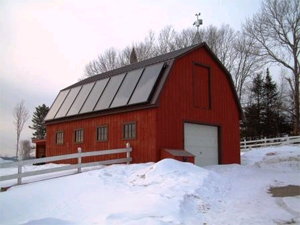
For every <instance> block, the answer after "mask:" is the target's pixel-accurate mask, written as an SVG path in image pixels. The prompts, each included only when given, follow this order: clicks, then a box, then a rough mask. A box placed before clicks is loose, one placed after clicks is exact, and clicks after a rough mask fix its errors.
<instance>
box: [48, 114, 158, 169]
mask: <svg viewBox="0 0 300 225" xmlns="http://www.w3.org/2000/svg"><path fill="white" fill-rule="evenodd" d="M155 121H156V109H145V110H139V111H133V112H128V113H120V114H114V115H107V116H99V117H95V118H89V119H82V120H76V121H70V122H62V123H57V124H49V125H47V153H46V154H47V156H54V155H64V154H71V153H76V152H77V148H78V147H82V149H83V152H88V151H95V150H106V149H115V148H125V146H126V143H127V142H129V143H130V145H131V147H132V149H133V151H132V153H131V157H132V158H133V163H140V162H149V161H156V160H157V158H158V156H157V154H159V152H158V151H157V148H156V123H155ZM126 122H136V126H137V127H136V129H137V138H136V139H135V140H123V136H122V135H123V124H124V123H126ZM101 125H107V126H108V141H107V142H97V140H96V134H97V131H96V129H97V127H98V126H101ZM80 128H82V129H83V130H84V141H83V143H74V131H75V130H76V129H80ZM57 131H63V132H64V143H63V144H62V145H57V144H55V135H56V132H57ZM119 156H122V157H125V154H123V155H122V154H119V155H108V156H102V157H89V158H88V159H85V160H84V162H87V161H95V160H108V159H113V158H116V157H119ZM68 162H69V163H70V162H71V163H76V160H73V161H68Z"/></svg>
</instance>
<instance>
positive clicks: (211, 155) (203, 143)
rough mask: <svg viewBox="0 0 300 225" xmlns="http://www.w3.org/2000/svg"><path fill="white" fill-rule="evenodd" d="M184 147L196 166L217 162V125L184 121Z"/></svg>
mask: <svg viewBox="0 0 300 225" xmlns="http://www.w3.org/2000/svg"><path fill="white" fill-rule="evenodd" d="M184 149H185V150H186V151H188V152H190V153H192V154H194V155H195V164H196V165H197V166H207V165H216V164H218V127H215V126H207V125H199V124H192V123H184Z"/></svg>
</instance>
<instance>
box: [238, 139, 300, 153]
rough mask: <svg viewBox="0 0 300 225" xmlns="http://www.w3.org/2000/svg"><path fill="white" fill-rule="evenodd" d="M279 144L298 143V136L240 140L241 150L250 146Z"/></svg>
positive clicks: (250, 147)
mask: <svg viewBox="0 0 300 225" xmlns="http://www.w3.org/2000/svg"><path fill="white" fill-rule="evenodd" d="M280 145H300V136H286V137H279V138H264V139H260V140H250V141H247V140H243V141H241V142H240V146H241V151H242V152H246V151H249V150H251V149H252V148H260V147H267V146H280Z"/></svg>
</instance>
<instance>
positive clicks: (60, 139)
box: [55, 131, 64, 144]
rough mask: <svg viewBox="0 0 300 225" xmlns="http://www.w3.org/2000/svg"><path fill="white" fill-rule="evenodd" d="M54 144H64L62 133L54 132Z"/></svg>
mask: <svg viewBox="0 0 300 225" xmlns="http://www.w3.org/2000/svg"><path fill="white" fill-rule="evenodd" d="M55 142H56V144H63V143H64V132H62V131H58V132H56V140H55Z"/></svg>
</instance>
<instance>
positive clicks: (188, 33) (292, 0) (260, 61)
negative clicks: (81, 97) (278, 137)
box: [84, 0, 300, 135]
mask: <svg viewBox="0 0 300 225" xmlns="http://www.w3.org/2000/svg"><path fill="white" fill-rule="evenodd" d="M195 38H197V40H198V41H199V42H203V41H205V42H206V43H207V44H208V46H209V47H210V48H211V49H212V51H213V52H214V53H215V54H216V55H217V57H218V58H219V60H220V61H221V62H222V63H223V65H224V66H225V67H226V68H227V70H228V71H229V72H230V74H231V75H232V79H233V82H234V85H235V88H236V91H237V95H238V97H239V100H240V102H241V104H242V106H243V108H244V110H246V109H247V107H248V106H249V105H251V104H252V102H251V100H252V99H251V97H250V96H249V93H250V94H251V92H253V90H252V89H253V84H254V83H255V82H256V81H257V76H258V74H262V73H263V71H264V70H265V69H266V67H272V66H273V65H277V66H279V67H280V68H282V71H285V72H284V73H283V74H282V79H281V81H280V83H279V85H278V87H276V88H277V89H278V91H279V93H278V95H277V96H280V98H281V99H284V104H281V105H280V107H281V109H280V110H281V111H282V112H284V117H286V118H287V119H286V120H288V121H290V123H291V124H290V125H291V126H290V130H288V131H286V133H291V134H294V135H297V134H299V73H300V63H299V54H300V47H299V44H300V2H299V1H298V0H264V1H262V4H261V8H260V10H259V11H258V12H257V13H255V14H254V15H253V16H252V18H249V19H247V20H246V21H245V22H244V23H243V24H242V29H241V30H240V31H235V30H234V29H233V28H231V27H230V26H229V25H222V26H221V27H220V28H219V27H216V26H213V25H210V26H208V27H206V28H202V29H200V30H199V33H196V30H195V29H192V28H188V29H183V30H182V31H179V32H178V31H175V29H174V28H173V27H172V26H166V27H165V28H163V29H162V30H161V31H160V32H159V33H158V34H157V35H156V34H155V33H154V32H153V31H149V33H148V35H147V36H146V37H145V39H144V40H143V41H141V42H138V43H132V44H131V45H128V46H126V47H125V48H124V49H122V50H120V51H117V50H116V49H115V48H109V49H108V50H106V51H105V52H104V53H102V54H99V55H98V57H97V58H96V59H94V60H92V61H90V62H89V63H88V64H87V65H86V66H85V68H84V77H90V76H94V75H97V74H100V73H103V72H106V71H109V70H112V69H116V68H119V67H122V66H125V65H128V64H130V55H131V53H132V49H134V51H135V54H136V59H137V61H142V60H145V59H148V58H152V57H155V56H158V55H161V54H165V53H168V52H170V51H174V50H177V49H181V48H185V47H188V46H191V45H193V44H194V43H195ZM268 77H269V78H270V75H269V76H268ZM269 78H268V79H269ZM252 94H253V93H252ZM270 97H273V96H270ZM274 98H275V97H274ZM278 98H279V97H278ZM278 107H279V105H278ZM245 114H246V115H248V112H246V111H245ZM246 117H247V116H246ZM246 117H245V119H247V118H246ZM256 126H258V127H259V124H256ZM243 129H245V127H243ZM258 133H259V132H258ZM242 134H243V135H246V134H247V135H250V134H251V135H252V133H251V132H250V133H244V132H242ZM253 135H254V134H253ZM255 135H256V134H255Z"/></svg>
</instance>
